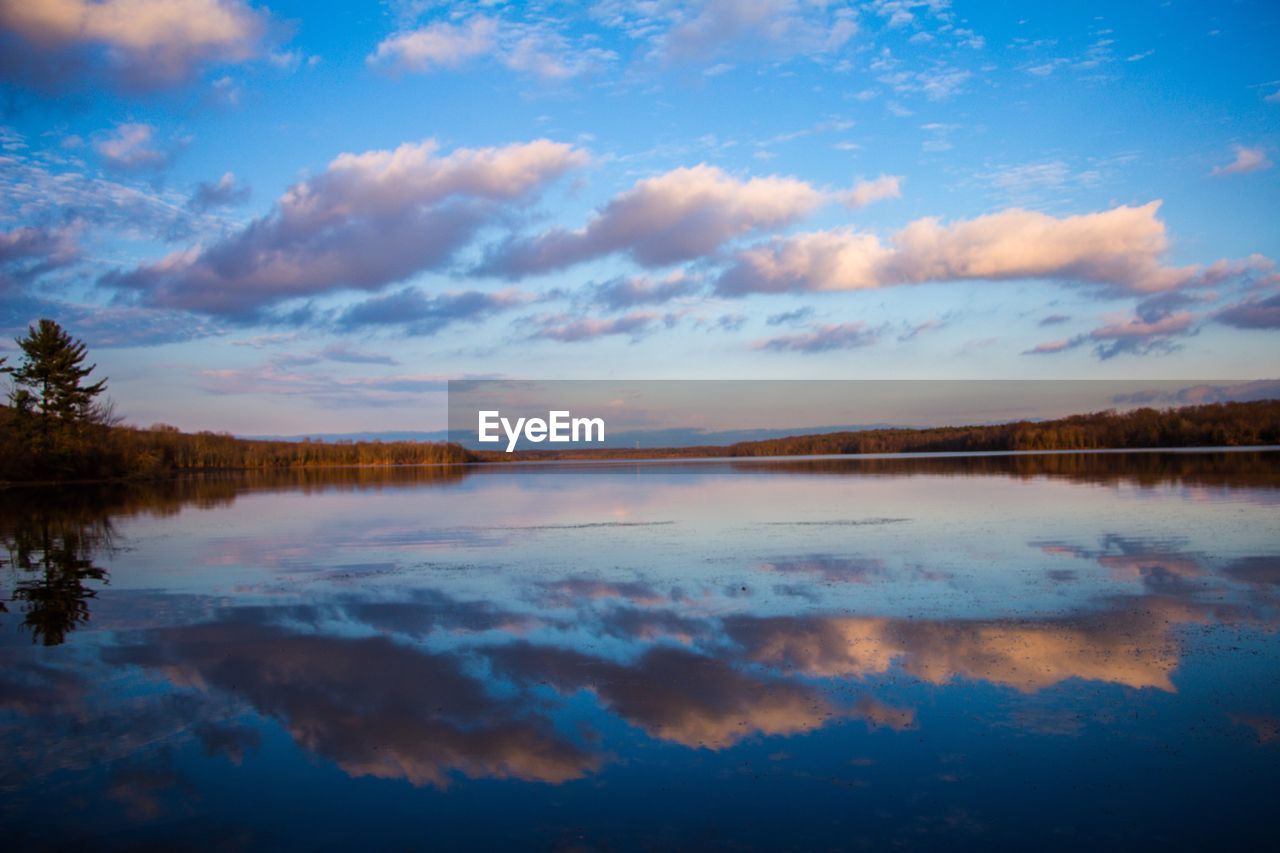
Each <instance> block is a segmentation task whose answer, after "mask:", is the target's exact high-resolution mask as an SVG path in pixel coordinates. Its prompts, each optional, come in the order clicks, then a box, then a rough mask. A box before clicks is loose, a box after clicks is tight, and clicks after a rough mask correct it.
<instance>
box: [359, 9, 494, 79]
mask: <svg viewBox="0 0 1280 853" xmlns="http://www.w3.org/2000/svg"><path fill="white" fill-rule="evenodd" d="M497 32H498V22H497V21H495V20H493V19H492V18H486V17H483V16H477V17H475V18H472V19H471V20H469V21H467V22H466V23H465V24H461V25H458V24H449V23H446V22H443V21H441V22H437V23H434V24H430V25H428V26H425V27H419V28H418V29H416V30H408V31H404V32H399V33H395V34H394V35H391V36H388V37H387V38H385V39H383V40H382V41H381V42H380V43H379V44H378V47H377V49H376V50H374V52H373V53H372V54H370V55H369V57H368V59H367V60H366V61H367V62H368V64H370V65H374V66H380V67H383V68H388V69H390V70H394V71H432V70H434V69H436V68H457V67H458V66H459V65H462V64H463V63H464V62H466V61H467V60H469V59H473V58H475V57H477V56H484V55H485V54H487V53H490V52H492V51H493V49H494V47H495V46H496V43H497V41H496V36H497Z"/></svg>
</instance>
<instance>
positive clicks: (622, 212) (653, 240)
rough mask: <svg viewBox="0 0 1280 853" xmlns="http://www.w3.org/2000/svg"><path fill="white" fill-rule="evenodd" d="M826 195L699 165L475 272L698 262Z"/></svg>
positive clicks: (513, 247) (644, 184)
mask: <svg viewBox="0 0 1280 853" xmlns="http://www.w3.org/2000/svg"><path fill="white" fill-rule="evenodd" d="M825 200H826V195H825V194H824V193H823V192H822V191H820V190H817V189H815V188H814V187H812V186H810V185H809V184H807V183H805V182H803V181H800V180H796V179H795V178H781V177H768V178H752V179H750V180H747V181H742V180H738V179H737V178H734V177H732V176H730V175H727V174H725V173H724V172H722V171H721V170H720V169H718V168H716V167H714V166H707V165H705V164H702V165H698V166H693V167H688V168H679V169H674V170H672V171H670V172H667V173H665V174H663V175H659V176H658V177H655V178H647V179H645V180H642V181H640V182H639V183H637V184H636V185H635V186H634V187H633V188H632V189H630V190H627V191H626V192H624V193H622V194H621V195H618V196H617V197H615V198H614V199H613V200H611V201H610V202H609V203H608V204H606V205H605V206H604V207H603V208H601V209H600V210H598V211H597V212H596V213H595V215H594V216H593V217H592V218H591V220H590V221H589V222H588V223H587V224H586V226H585V227H583V228H580V229H578V230H576V231H569V230H566V229H562V228H557V229H552V230H550V231H547V232H545V233H543V234H542V235H540V236H538V237H535V238H532V239H524V240H516V241H508V242H507V243H505V244H504V245H502V246H500V247H498V248H497V249H496V250H494V251H492V252H490V254H489V256H488V257H487V258H486V260H485V262H484V264H483V265H482V266H481V268H480V270H479V272H482V273H488V274H495V275H500V276H504V277H507V278H519V277H521V276H525V275H532V274H537V273H546V272H551V271H553V270H558V269H563V268H565V267H569V266H572V265H574V264H578V263H581V262H583V261H587V260H591V259H593V258H598V257H602V256H605V255H609V254H613V253H615V252H621V253H625V254H627V255H629V256H630V257H631V258H632V259H633V260H635V261H636V262H637V263H639V264H640V265H642V266H646V267H660V266H665V265H668V264H673V263H677V262H679V261H687V260H691V259H693V258H698V257H702V256H704V255H707V254H710V253H712V252H714V251H715V250H716V249H718V248H719V247H720V246H721V245H722V244H723V243H724V242H726V241H727V240H730V239H732V238H735V237H740V236H742V235H744V234H748V233H750V232H752V231H759V230H764V229H770V228H775V227H778V226H782V225H787V224H789V223H791V222H794V221H796V220H797V219H799V218H801V217H803V216H805V215H807V214H808V213H810V212H811V211H813V210H814V209H815V208H817V207H818V206H819V205H821V204H822V203H823V202H824V201H825Z"/></svg>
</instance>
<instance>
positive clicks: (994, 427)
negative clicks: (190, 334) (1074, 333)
mask: <svg viewBox="0 0 1280 853" xmlns="http://www.w3.org/2000/svg"><path fill="white" fill-rule="evenodd" d="M0 414H4V413H3V412H0ZM4 420H5V419H4V418H0V437H3V435H2V433H3V432H4V429H3V427H4V426H5V424H4ZM94 429H95V430H97V434H96V436H95V439H94V441H93V442H90V443H88V444H87V445H86V446H88V447H89V448H90V450H86V451H85V452H83V453H81V454H64V455H63V456H62V457H61V458H59V459H58V460H57V461H58V463H59V467H52V466H48V467H36V466H32V465H26V466H25V469H24V463H25V462H27V461H29V460H27V459H25V458H23V457H22V456H21V455H15V456H14V457H12V458H10V459H8V460H7V464H5V465H0V473H3V474H7V475H8V476H6V477H4V479H3V480H0V482H7V483H21V482H25V483H40V482H44V483H52V482H62V483H72V482H111V481H129V480H152V479H161V478H165V477H168V476H171V475H174V474H191V473H201V472H207V473H214V472H226V471H288V470H310V469H318V468H340V467H348V468H351V467H361V468H377V467H392V466H440V467H450V466H454V465H462V464H480V465H500V464H512V463H521V462H524V463H528V462H566V461H578V462H648V463H656V462H663V461H680V460H723V459H732V460H739V461H741V460H748V459H775V460H776V459H791V460H795V459H833V458H862V459H868V458H870V459H875V458H902V457H913V458H949V457H958V456H984V455H985V456H995V455H1019V454H1021V455H1026V454H1033V453H1043V454H1070V453H1108V452H1112V453H1122V452H1144V453H1148V452H1161V451H1163V452H1179V451H1181V452H1206V451H1209V452H1223V451H1230V450H1258V449H1267V450H1270V449H1274V448H1277V447H1280V400H1259V401H1252V402H1247V403H1212V404H1207V405H1200V406H1187V407H1183V408H1177V409H1174V408H1170V409H1162V410H1158V409H1151V408H1144V409H1135V410H1132V411H1128V412H1124V413H1117V412H1114V411H1106V412H1094V413H1090V414H1082V415H1072V416H1070V417H1066V418H1059V419H1057V420H1052V421H1016V422H1012V423H1004V424H991V425H974V426H956V427H931V428H923V429H910V428H896V427H894V428H882V429H872V430H862V431H854V432H834V433H823V434H813V435H793V436H786V437H782V438H771V439H760V440H755V441H744V442H738V443H735V444H731V445H727V446H724V445H702V446H693V447H666V448H643V449H642V448H635V449H631V448H583V447H578V448H573V449H564V450H546V449H537V450H521V449H517V450H516V451H515V452H514V453H503V452H500V451H491V450H490V451H478V450H473V449H470V448H466V447H464V446H462V445H460V444H456V443H439V442H376V441H375V442H352V443H340V444H326V443H322V442H305V441H304V442H282V441H255V440H247V439H238V438H235V437H233V436H230V435H225V434H217V433H212V432H200V433H184V432H180V431H179V430H177V429H175V428H173V427H165V426H158V427H153V428H151V429H139V428H136V427H125V426H115V427H112V426H102V427H94ZM12 445H13V447H14V448H15V449H16V442H14V443H12ZM0 461H3V460H0Z"/></svg>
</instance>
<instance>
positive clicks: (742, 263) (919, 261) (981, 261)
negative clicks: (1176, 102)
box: [717, 201, 1198, 294]
mask: <svg viewBox="0 0 1280 853" xmlns="http://www.w3.org/2000/svg"><path fill="white" fill-rule="evenodd" d="M1159 207H1160V202H1158V201H1155V202H1151V203H1149V204H1145V205H1142V206H1141V207H1123V206H1122V207H1117V208H1114V209H1112V210H1107V211H1102V212H1099V213H1089V214H1083V215H1080V216H1068V217H1064V218H1056V217H1053V216H1048V215H1046V214H1043V213H1036V212H1033V211H1028V210H1021V209H1017V208H1014V209H1010V210H1006V211H1002V212H1000V213H994V214H989V215H987V216H980V217H978V218H976V219H970V220H962V221H959V222H955V223H952V224H950V225H946V224H943V223H942V222H940V221H939V220H938V219H936V218H932V217H930V218H925V219H917V220H916V221H914V222H912V223H910V224H909V225H907V227H905V228H903V229H902V230H900V231H898V232H897V233H896V234H894V235H893V237H892V238H891V240H890V242H889V244H887V245H886V244H884V243H882V242H881V241H880V239H879V238H878V237H876V236H875V235H873V234H865V233H858V232H856V231H853V230H852V229H849V228H841V229H835V230H830V231H816V232H810V233H807V234H800V235H796V236H794V237H787V238H780V239H775V240H773V241H771V242H770V243H767V244H763V245H760V246H755V247H752V248H749V249H746V250H744V251H742V252H740V253H738V255H737V258H736V260H735V262H734V264H733V265H732V266H731V267H730V268H729V269H728V270H727V271H726V272H725V273H724V274H723V275H722V276H721V278H720V280H719V282H718V284H717V289H718V290H719V291H720V292H721V293H724V294H745V293H782V292H787V291H810V290H861V289H871V288H879V287H888V286H892V285H900V284H921V283H924V282H936V281H961V280H1002V279H1023V278H1038V279H1054V280H1060V281H1066V282H1084V283H1090V284H1096V285H1102V286H1105V287H1109V288H1112V289H1118V290H1123V291H1132V292H1138V293H1150V292H1158V291H1163V290H1170V289H1173V288H1176V287H1180V286H1183V285H1186V284H1188V283H1189V282H1191V281H1192V279H1193V277H1194V276H1195V274H1196V272H1197V271H1198V268H1197V267H1166V266H1162V265H1161V263H1160V258H1161V256H1162V255H1163V254H1164V253H1165V251H1166V249H1167V248H1168V240H1167V238H1166V236H1165V226H1164V223H1163V222H1161V221H1160V220H1159V219H1157V218H1156V211H1157V210H1158V209H1159Z"/></svg>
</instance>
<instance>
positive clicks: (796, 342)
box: [752, 323, 880, 353]
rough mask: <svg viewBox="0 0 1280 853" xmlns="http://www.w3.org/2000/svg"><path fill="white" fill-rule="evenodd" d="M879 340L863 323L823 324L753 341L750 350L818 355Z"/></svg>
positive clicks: (876, 330)
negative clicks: (803, 330) (806, 330)
mask: <svg viewBox="0 0 1280 853" xmlns="http://www.w3.org/2000/svg"><path fill="white" fill-rule="evenodd" d="M879 338H880V330H879V329H875V328H871V327H870V326H868V325H867V324H866V323H838V324H823V325H819V326H815V327H814V328H813V329H812V330H811V331H808V332H801V333H798V334H792V335H778V336H777V337H773V338H765V339H764V340H761V341H756V342H755V343H754V344H752V347H753V348H754V349H758V350H773V351H775V352H801V353H819V352H830V351H831V350H843V349H858V348H859V347H865V346H869V345H870V344H873V343H875V342H876V341H877V340H879Z"/></svg>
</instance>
